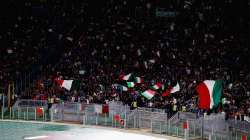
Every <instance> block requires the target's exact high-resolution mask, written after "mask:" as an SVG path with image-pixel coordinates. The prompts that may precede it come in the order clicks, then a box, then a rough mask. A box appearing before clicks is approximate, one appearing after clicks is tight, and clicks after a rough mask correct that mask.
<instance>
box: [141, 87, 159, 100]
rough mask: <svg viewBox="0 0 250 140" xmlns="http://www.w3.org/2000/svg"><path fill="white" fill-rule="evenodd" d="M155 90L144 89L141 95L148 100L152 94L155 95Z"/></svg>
mask: <svg viewBox="0 0 250 140" xmlns="http://www.w3.org/2000/svg"><path fill="white" fill-rule="evenodd" d="M155 93H156V92H155V91H154V90H151V89H148V90H146V91H144V92H143V93H142V95H143V96H144V97H145V98H147V99H148V100H150V99H152V98H153V97H154V96H155Z"/></svg>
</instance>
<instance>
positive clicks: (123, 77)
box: [120, 73, 132, 81]
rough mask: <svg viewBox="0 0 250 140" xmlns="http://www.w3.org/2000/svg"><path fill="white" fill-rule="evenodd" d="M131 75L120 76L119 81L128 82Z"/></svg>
mask: <svg viewBox="0 0 250 140" xmlns="http://www.w3.org/2000/svg"><path fill="white" fill-rule="evenodd" d="M131 75H132V74H131V73H129V74H127V75H121V76H120V79H121V80H124V81H128V80H129V78H130V77H131Z"/></svg>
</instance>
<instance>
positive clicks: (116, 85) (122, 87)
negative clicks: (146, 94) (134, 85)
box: [112, 84, 128, 91]
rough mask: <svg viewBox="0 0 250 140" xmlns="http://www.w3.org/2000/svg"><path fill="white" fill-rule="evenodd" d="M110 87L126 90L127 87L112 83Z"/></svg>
mask: <svg viewBox="0 0 250 140" xmlns="http://www.w3.org/2000/svg"><path fill="white" fill-rule="evenodd" d="M112 88H114V89H116V90H120V91H128V88H127V87H125V86H123V85H120V84H112Z"/></svg>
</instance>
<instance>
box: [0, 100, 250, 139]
mask: <svg viewBox="0 0 250 140" xmlns="http://www.w3.org/2000/svg"><path fill="white" fill-rule="evenodd" d="M20 102H21V101H19V103H20ZM31 102H32V101H31ZM31 102H30V101H25V103H31ZM38 102H40V101H37V103H38ZM17 103H18V102H17ZM32 105H33V106H27V104H26V105H23V104H18V105H16V106H14V107H12V108H9V109H6V108H4V109H3V108H1V111H0V112H1V117H0V118H1V119H14V120H34V121H64V122H65V121H76V122H79V123H82V124H84V125H98V126H107V127H114V128H127V129H131V128H132V129H143V130H144V131H146V132H152V133H157V134H163V135H170V136H174V137H181V138H185V139H196V138H206V139H211V140H241V137H242V136H247V138H248V139H247V140H250V131H242V130H240V129H237V128H230V127H228V126H227V125H225V129H224V127H223V130H221V126H220V127H218V128H216V127H212V126H213V125H214V123H217V124H218V125H220V121H221V120H220V119H219V117H218V118H216V117H215V116H211V117H210V118H207V119H205V118H196V119H193V118H195V115H193V114H189V113H183V112H179V113H177V114H176V115H174V116H173V117H172V118H170V119H168V118H167V114H166V113H163V112H160V111H157V112H153V111H152V110H151V111H150V110H148V109H141V108H138V109H134V110H130V109H128V108H127V107H121V105H120V104H115V103H112V104H111V106H112V107H111V109H110V110H109V112H105V113H103V112H102V111H103V110H100V107H101V106H102V105H97V104H83V103H60V104H54V105H53V106H52V107H51V109H50V110H47V108H45V107H43V106H36V104H35V106H34V104H32ZM115 106H117V108H116V107H115ZM118 107H119V109H118ZM186 114H187V115H186ZM188 118H191V119H188ZM211 118H213V119H211ZM185 119H187V120H185ZM184 123H187V124H188V127H187V128H185V127H184ZM223 123H225V122H223ZM210 126H211V127H210Z"/></svg>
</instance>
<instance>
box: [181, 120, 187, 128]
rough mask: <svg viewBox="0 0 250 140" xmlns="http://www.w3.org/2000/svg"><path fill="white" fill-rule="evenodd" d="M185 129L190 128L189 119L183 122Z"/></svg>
mask: <svg viewBox="0 0 250 140" xmlns="http://www.w3.org/2000/svg"><path fill="white" fill-rule="evenodd" d="M182 127H183V129H188V122H187V121H185V122H183V126H182Z"/></svg>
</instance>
